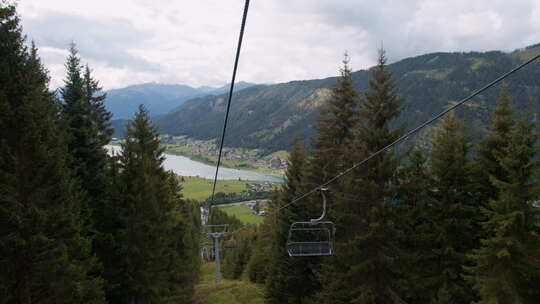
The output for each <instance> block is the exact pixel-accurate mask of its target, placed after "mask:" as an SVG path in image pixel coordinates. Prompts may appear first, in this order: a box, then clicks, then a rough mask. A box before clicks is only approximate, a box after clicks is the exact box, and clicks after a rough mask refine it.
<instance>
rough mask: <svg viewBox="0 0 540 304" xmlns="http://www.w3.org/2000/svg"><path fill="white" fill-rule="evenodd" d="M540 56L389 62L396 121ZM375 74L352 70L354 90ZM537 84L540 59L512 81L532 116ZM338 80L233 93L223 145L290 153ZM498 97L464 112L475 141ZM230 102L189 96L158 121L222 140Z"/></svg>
mask: <svg viewBox="0 0 540 304" xmlns="http://www.w3.org/2000/svg"><path fill="white" fill-rule="evenodd" d="M538 52H540V45H535V46H530V47H527V48H524V49H520V50H516V51H514V52H511V53H504V52H499V51H492V52H484V53H480V52H468V53H432V54H426V55H422V56H418V57H414V58H407V59H404V60H401V61H398V62H396V63H393V64H390V65H389V68H390V70H391V71H392V73H393V79H394V81H395V83H396V85H397V87H398V88H399V93H400V94H401V96H403V97H404V98H405V103H404V108H403V112H402V114H401V116H400V118H399V119H398V120H397V122H396V123H401V122H406V123H407V125H408V126H409V127H414V126H416V125H418V124H419V123H421V122H423V121H425V120H427V119H428V118H429V117H431V116H432V115H434V114H435V113H438V112H440V111H441V110H442V109H444V108H445V107H446V106H448V105H450V104H452V103H453V102H456V101H458V100H460V99H462V98H464V97H466V96H468V95H469V94H470V93H472V92H473V91H474V90H476V89H478V88H480V87H481V86H483V85H485V84H486V83H488V82H490V81H492V80H493V79H495V78H496V77H498V76H500V75H501V74H503V73H504V72H507V71H508V70H510V69H511V68H513V67H514V66H516V65H517V64H519V63H521V62H523V61H524V60H526V59H528V58H530V57H532V56H533V55H534V54H536V53H538ZM391 55H392V54H389V56H390V57H391ZM353 62H354V58H353ZM369 75H370V72H369V71H367V70H360V71H357V72H354V73H353V74H352V80H353V83H354V85H355V86H356V87H357V88H358V89H360V90H365V89H366V88H367V85H368V81H369ZM539 79H540V63H538V62H536V63H533V64H532V65H530V66H528V67H527V68H526V69H524V70H523V71H520V72H519V73H516V74H514V75H512V76H511V77H510V78H508V80H507V82H508V84H509V86H510V94H511V95H512V96H514V97H515V99H516V104H517V106H518V107H519V108H522V109H530V112H532V113H534V115H537V114H538V113H540V80H539ZM336 82H337V77H331V78H326V79H316V80H306V81H292V82H288V83H281V84H275V85H258V86H253V87H250V88H248V89H245V90H242V91H240V92H238V93H237V94H235V95H234V100H233V105H232V108H231V113H230V122H229V126H228V134H227V139H226V143H225V144H226V145H227V146H238V147H246V148H263V149H267V150H278V149H284V148H285V149H288V148H289V147H290V146H291V143H292V140H293V138H294V137H295V136H298V137H300V138H301V139H307V138H310V137H311V136H312V135H313V134H314V130H313V128H312V126H313V123H314V121H315V119H316V117H317V115H318V108H319V106H320V105H321V104H322V103H323V101H324V100H325V98H327V97H328V96H329V94H330V90H329V88H332V87H333V86H335V84H336ZM497 94H498V90H497V89H490V90H488V91H486V92H485V93H484V94H482V95H480V96H478V97H476V98H474V99H473V100H471V101H470V102H468V103H467V106H465V107H462V108H461V109H460V110H459V111H458V114H459V115H460V116H461V117H463V118H465V119H466V120H467V121H468V122H469V126H470V127H471V133H472V134H473V136H474V135H476V134H479V133H481V132H482V131H483V129H484V128H485V126H486V121H487V119H488V113H490V111H491V109H492V107H493V106H494V105H495V102H496V97H497ZM226 101H227V95H226V94H223V95H219V96H206V97H201V98H195V99H191V100H188V101H186V102H185V103H184V104H182V105H181V106H179V107H177V108H175V109H174V110H172V111H171V112H169V113H167V114H166V115H163V116H160V117H156V118H155V121H156V122H157V124H158V125H159V127H160V131H161V132H162V133H168V134H173V135H187V136H189V137H193V138H199V139H210V138H217V137H218V136H219V134H220V132H221V128H222V124H223V118H224V113H225V109H226Z"/></svg>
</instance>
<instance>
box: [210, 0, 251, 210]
mask: <svg viewBox="0 0 540 304" xmlns="http://www.w3.org/2000/svg"><path fill="white" fill-rule="evenodd" d="M249 1H250V0H246V4H245V6H244V15H243V16H242V25H241V27H240V37H239V38H238V46H237V47H236V58H235V60H234V68H233V74H232V80H231V87H230V89H229V98H228V101H227V110H226V111H225V121H224V123H223V132H222V133H221V142H220V145H219V154H218V161H217V165H216V175H215V176H214V185H213V186H212V196H211V198H210V203H209V206H208V218H210V213H211V212H212V211H211V210H212V204H213V203H214V195H215V192H216V184H217V178H218V172H219V166H220V164H221V153H222V151H223V143H224V141H225V133H226V131H227V121H228V120H229V111H230V109H231V100H232V95H233V90H234V81H235V79H236V70H237V69H238V60H239V59H240V48H241V47H242V39H243V37H244V28H245V27H246V19H247V13H248V9H249Z"/></svg>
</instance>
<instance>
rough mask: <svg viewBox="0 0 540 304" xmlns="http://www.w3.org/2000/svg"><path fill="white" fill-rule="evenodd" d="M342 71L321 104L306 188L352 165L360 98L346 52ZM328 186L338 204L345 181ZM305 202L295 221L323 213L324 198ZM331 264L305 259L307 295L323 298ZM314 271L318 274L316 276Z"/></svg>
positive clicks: (332, 217)
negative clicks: (322, 287)
mask: <svg viewBox="0 0 540 304" xmlns="http://www.w3.org/2000/svg"><path fill="white" fill-rule="evenodd" d="M340 73H341V77H340V78H339V82H338V85H337V87H336V88H334V89H332V95H331V97H330V99H329V100H327V101H326V103H325V104H324V105H323V106H321V110H320V114H319V117H318V119H317V124H316V125H315V129H316V131H317V135H316V136H315V138H314V140H313V153H312V155H311V157H309V159H308V160H307V162H306V168H305V169H304V171H305V173H304V174H303V177H302V179H303V181H302V184H303V187H304V189H306V190H311V189H313V188H314V187H318V186H319V185H321V184H323V183H326V182H327V181H329V180H330V179H331V178H334V177H335V176H336V175H338V174H339V173H340V172H342V171H343V170H344V169H345V168H346V167H348V166H349V165H350V164H351V154H350V153H348V152H349V151H350V146H351V145H352V142H353V139H354V137H355V130H356V127H357V124H358V109H359V103H360V98H359V94H358V92H357V91H356V89H355V88H354V86H353V84H352V79H351V69H350V68H349V57H348V55H347V54H345V58H344V60H343V68H342V69H341V70H340ZM329 188H330V190H331V191H332V200H331V202H330V205H331V206H335V205H337V204H339V203H340V199H341V197H342V192H343V191H342V181H341V180H338V181H336V182H334V183H332V184H331V185H329ZM302 205H303V209H304V210H306V211H307V212H304V218H296V219H295V220H302V221H305V220H306V219H309V218H313V216H314V215H317V214H320V210H321V207H322V206H321V197H320V196H318V195H312V196H310V197H308V198H306V202H303V204H302ZM334 211H335V209H334V208H329V212H328V213H327V218H326V219H330V220H335V218H336V215H335V212H334ZM297 212H298V211H297ZM321 263H322V264H321ZM328 263H332V261H331V260H329V259H310V260H309V262H305V265H306V266H305V267H309V268H311V269H310V270H309V271H307V270H306V271H305V275H306V277H307V278H308V279H309V280H310V281H309V282H308V281H305V283H304V284H305V285H306V286H311V288H312V290H310V291H306V292H305V293H306V296H310V295H314V294H319V295H318V296H317V297H319V296H320V297H322V294H321V293H320V288H319V286H321V284H324V283H321V282H323V281H326V279H327V278H328V277H331V276H333V275H334V274H335V273H334V271H335V268H334V266H333V265H332V266H330V265H323V264H328ZM314 273H317V276H315V275H314Z"/></svg>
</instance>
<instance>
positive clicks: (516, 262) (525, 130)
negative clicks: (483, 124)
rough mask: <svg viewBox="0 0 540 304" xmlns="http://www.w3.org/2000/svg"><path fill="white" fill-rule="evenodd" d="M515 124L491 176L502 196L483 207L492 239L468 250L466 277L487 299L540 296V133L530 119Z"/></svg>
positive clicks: (493, 303) (492, 302) (522, 303)
mask: <svg viewBox="0 0 540 304" xmlns="http://www.w3.org/2000/svg"><path fill="white" fill-rule="evenodd" d="M500 109H501V107H500V106H499V107H498V109H496V111H497V110H499V112H500ZM496 113H497V112H496ZM496 115H497V114H496ZM512 125H513V128H512V130H511V132H509V133H507V134H505V136H507V137H508V138H509V141H508V142H507V143H506V144H505V145H504V146H503V147H498V149H496V150H495V151H494V153H493V156H494V157H495V160H496V161H497V165H498V166H497V167H498V168H497V170H492V171H490V173H491V174H490V179H491V182H492V185H493V187H495V188H496V189H497V192H496V193H498V196H497V197H496V198H495V199H492V200H491V201H490V202H489V205H488V206H487V208H484V209H483V213H484V215H485V216H486V218H487V219H488V220H487V221H486V222H484V223H483V229H484V232H485V235H486V236H487V238H486V239H483V240H482V246H481V247H480V248H479V249H477V250H475V251H474V252H473V253H472V254H470V255H469V257H470V259H471V260H472V261H473V262H474V265H473V266H471V267H467V270H468V271H469V272H470V273H471V274H470V275H469V276H467V279H468V280H469V281H470V282H471V283H472V284H474V288H475V289H476V291H478V293H479V294H480V296H481V298H482V300H481V301H480V303H485V304H499V303H516V304H528V303H531V304H532V303H538V301H540V291H539V289H538V282H539V281H540V220H539V218H540V210H539V209H538V207H535V206H534V205H533V203H534V202H535V201H537V200H538V197H539V195H540V191H539V190H538V189H540V188H539V187H538V179H537V178H538V177H537V176H535V173H536V172H535V170H537V168H538V164H539V163H538V161H537V160H535V157H537V155H538V151H539V149H538V146H537V145H536V143H537V141H538V139H539V138H540V136H539V134H538V133H536V132H535V124H534V123H531V122H530V121H528V120H526V119H523V120H519V121H517V122H515V123H513V124H512ZM494 167H495V166H494Z"/></svg>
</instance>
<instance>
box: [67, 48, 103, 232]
mask: <svg viewBox="0 0 540 304" xmlns="http://www.w3.org/2000/svg"><path fill="white" fill-rule="evenodd" d="M66 68H67V75H66V79H65V85H64V87H63V88H61V89H60V95H61V97H62V101H63V103H62V105H63V106H62V118H63V119H64V120H65V121H66V125H67V130H68V136H69V137H68V138H69V140H68V147H69V151H68V152H69V154H70V155H71V159H70V167H72V168H73V169H74V171H75V174H76V177H77V178H78V179H79V181H80V184H81V187H82V188H83V190H84V191H85V192H86V194H87V201H88V204H89V206H87V208H89V210H88V213H89V216H92V222H93V224H94V226H95V227H94V228H95V229H96V230H98V231H103V230H104V229H105V227H103V223H102V222H103V217H104V216H106V215H104V214H103V210H104V209H105V205H106V204H107V199H108V198H107V197H108V193H107V189H108V185H109V184H110V180H109V176H108V172H109V171H108V168H107V166H108V164H109V161H108V155H107V152H106V150H105V148H104V147H105V145H107V144H108V143H109V141H110V139H111V135H112V129H111V127H110V123H109V120H110V118H111V114H110V113H109V112H108V111H107V110H106V109H105V106H104V104H103V102H104V100H105V97H106V95H105V94H101V93H100V92H101V88H100V87H99V84H98V81H97V80H95V79H93V78H92V75H91V72H90V68H89V67H88V66H87V67H86V69H85V70H84V74H83V73H82V66H81V64H80V58H79V56H78V51H77V49H76V47H75V44H74V43H72V44H71V47H70V55H69V56H68V58H67V62H66Z"/></svg>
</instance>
